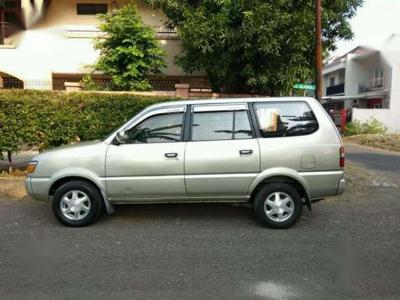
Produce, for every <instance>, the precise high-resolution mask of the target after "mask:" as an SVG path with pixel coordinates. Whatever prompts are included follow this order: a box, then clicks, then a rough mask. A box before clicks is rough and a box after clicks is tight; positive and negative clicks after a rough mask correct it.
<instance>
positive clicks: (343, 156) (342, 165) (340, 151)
mask: <svg viewBox="0 0 400 300" xmlns="http://www.w3.org/2000/svg"><path fill="white" fill-rule="evenodd" d="M339 153H340V159H339V164H340V167H341V168H344V158H345V155H344V147H343V146H342V147H340V149H339Z"/></svg>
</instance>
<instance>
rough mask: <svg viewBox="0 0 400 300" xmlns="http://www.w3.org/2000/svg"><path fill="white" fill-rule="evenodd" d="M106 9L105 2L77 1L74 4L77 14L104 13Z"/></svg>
mask: <svg viewBox="0 0 400 300" xmlns="http://www.w3.org/2000/svg"><path fill="white" fill-rule="evenodd" d="M107 11H108V5H107V4H98V3H96V4H95V3H78V4H77V5H76V12H77V14H78V15H97V14H106V13H107Z"/></svg>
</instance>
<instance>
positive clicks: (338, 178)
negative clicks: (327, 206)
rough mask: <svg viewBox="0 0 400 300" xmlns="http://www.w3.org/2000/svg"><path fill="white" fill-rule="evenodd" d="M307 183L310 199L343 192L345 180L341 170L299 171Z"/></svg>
mask: <svg viewBox="0 0 400 300" xmlns="http://www.w3.org/2000/svg"><path fill="white" fill-rule="evenodd" d="M299 174H300V175H301V177H302V178H303V179H304V181H305V182H306V183H307V189H308V192H309V195H310V199H311V200H313V199H321V198H326V197H331V196H336V195H339V192H340V193H343V191H344V186H345V180H344V179H343V176H344V173H343V171H320V172H302V173H299Z"/></svg>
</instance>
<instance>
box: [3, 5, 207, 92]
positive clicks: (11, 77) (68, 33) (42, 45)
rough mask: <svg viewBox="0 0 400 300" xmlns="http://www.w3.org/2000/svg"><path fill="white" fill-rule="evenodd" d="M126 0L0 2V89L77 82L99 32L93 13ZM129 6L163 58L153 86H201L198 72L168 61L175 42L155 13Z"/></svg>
mask: <svg viewBox="0 0 400 300" xmlns="http://www.w3.org/2000/svg"><path fill="white" fill-rule="evenodd" d="M128 1H129V0H0V86H1V84H2V85H3V86H4V87H23V88H33V89H63V88H64V82H66V81H79V80H80V79H81V78H82V76H83V75H84V74H85V73H87V71H88V69H87V66H88V65H90V64H93V63H94V62H95V61H96V59H97V57H98V52H97V51H96V50H95V49H94V48H93V38H94V37H96V36H98V35H100V34H101V32H100V31H99V29H98V27H97V26H98V18H97V16H96V14H98V13H110V12H111V11H112V10H114V9H116V8H118V7H121V6H123V5H125V4H126V3H128ZM135 4H136V5H137V8H138V13H139V15H140V16H141V17H142V19H143V21H144V23H146V24H147V25H150V26H152V27H153V28H154V30H155V32H156V37H157V38H158V39H159V41H160V44H161V46H162V47H163V48H164V49H165V51H166V54H167V56H166V63H167V67H166V69H165V70H164V75H165V76H164V77H162V78H154V79H153V85H157V84H158V85H159V88H161V89H168V88H174V85H175V83H189V82H190V83H191V85H192V86H196V82H197V83H198V84H200V85H201V84H203V83H204V81H206V79H205V76H204V74H201V73H196V74H192V75H191V76H188V75H186V74H185V73H184V72H183V71H182V70H181V69H180V68H179V67H178V66H177V65H176V64H175V63H174V59H175V56H176V55H177V54H178V53H179V52H180V41H179V38H178V36H177V34H176V32H175V31H171V30H169V29H167V28H165V27H164V22H165V16H164V15H163V14H162V13H161V11H159V10H154V9H152V8H150V7H148V6H146V5H145V4H144V3H143V2H142V1H139V0H137V1H135ZM99 76H100V75H99ZM100 78H101V76H100ZM188 81H189V82H188ZM193 81H194V82H195V83H194V84H193Z"/></svg>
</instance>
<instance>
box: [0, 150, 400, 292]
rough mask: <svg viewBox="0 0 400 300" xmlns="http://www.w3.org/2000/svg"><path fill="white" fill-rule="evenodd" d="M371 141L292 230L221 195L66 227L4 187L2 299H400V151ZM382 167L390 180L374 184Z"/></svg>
mask: <svg viewBox="0 0 400 300" xmlns="http://www.w3.org/2000/svg"><path fill="white" fill-rule="evenodd" d="M360 149H361V148H358V147H349V148H348V149H347V150H348V157H349V158H350V159H351V161H353V162H349V163H348V166H349V169H348V174H349V175H348V176H349V179H350V182H349V183H350V184H349V187H348V189H347V192H346V193H345V194H344V195H343V196H341V197H338V198H332V199H327V200H325V201H321V202H319V203H317V204H315V205H314V207H313V211H312V212H309V211H308V210H305V211H304V214H303V217H302V218H301V220H300V221H299V223H298V224H297V225H296V226H295V227H293V228H291V229H289V230H271V229H266V228H263V227H261V226H260V225H259V224H258V223H257V222H256V221H255V219H254V216H253V212H252V209H251V208H244V207H233V206H230V205H219V204H218V205H216V204H207V205H203V204H194V205H173V204H171V205H169V204H168V205H148V206H145V205H137V206H122V207H118V208H117V211H116V213H115V214H114V215H112V216H106V217H103V218H102V219H101V220H100V221H99V222H98V223H96V224H94V225H92V226H90V227H86V228H67V227H63V226H62V225H60V224H59V223H57V221H55V219H54V218H53V216H52V214H51V212H50V207H49V205H48V204H46V203H38V202H32V201H30V200H29V199H28V197H26V196H25V197H22V198H20V197H17V198H15V199H14V198H12V197H4V196H3V197H1V196H0V298H1V299H20V298H31V299H46V298H63V299H99V298H103V299H111V298H112V299H114V298H115V299H126V298H130V299H132V298H134V299H188V298H192V299H399V298H400V284H399V280H400V270H399V269H400V253H399V252H400V250H399V249H400V244H399V241H400V204H399V201H400V199H399V195H400V193H399V192H400V190H399V187H398V185H396V182H397V181H396V180H397V177H396V175H395V173H394V171H395V170H394V169H393V168H395V167H394V166H393V165H394V164H395V163H397V162H398V161H397V160H396V159H395V161H396V162H395V161H392V159H393V157H392V156H389V154H387V153H386V154H377V153H376V151H370V150H368V151H366V152H365V150H360ZM379 153H381V152H379ZM368 158H371V160H370V159H368ZM366 159H368V162H366ZM371 161H373V162H372V163H371ZM386 161H388V162H389V163H387V162H386ZM390 162H392V163H390ZM377 166H378V167H379V178H381V179H382V178H384V181H385V182H389V183H391V185H390V184H389V185H379V184H375V183H373V182H374V181H373V177H374V174H375V169H374V168H376V167H377ZM383 166H388V169H389V170H388V171H384V170H381V169H382V168H383ZM393 170H394V171H393ZM361 174H362V176H361ZM371 174H372V177H371ZM0 184H1V183H0Z"/></svg>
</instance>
